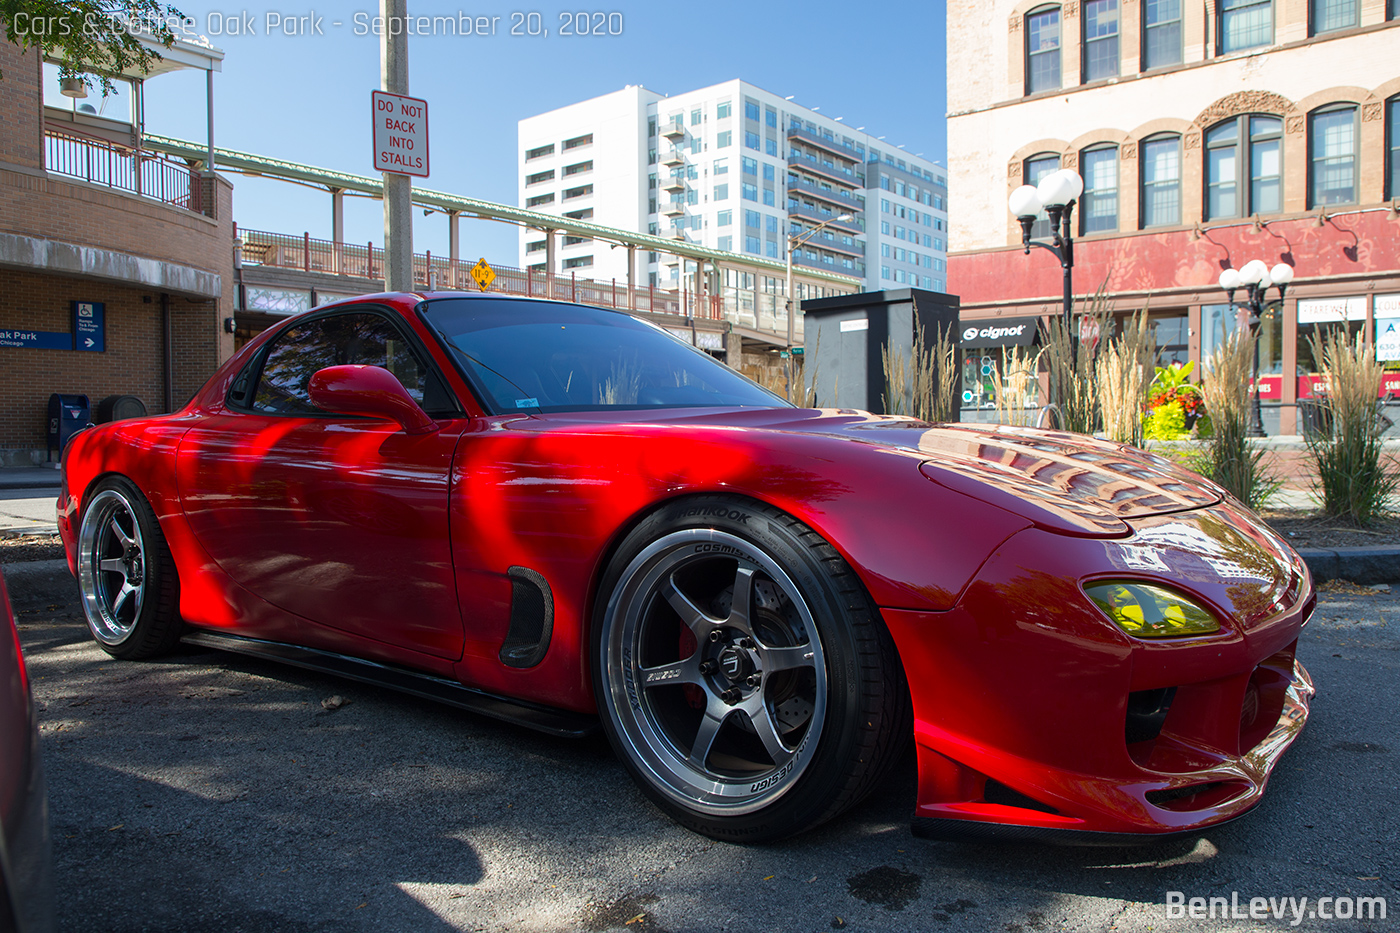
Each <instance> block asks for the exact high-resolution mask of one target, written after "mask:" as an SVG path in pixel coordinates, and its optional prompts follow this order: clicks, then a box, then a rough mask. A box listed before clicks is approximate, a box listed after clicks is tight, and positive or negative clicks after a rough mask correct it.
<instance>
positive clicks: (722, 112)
mask: <svg viewBox="0 0 1400 933" xmlns="http://www.w3.org/2000/svg"><path fill="white" fill-rule="evenodd" d="M729 107H730V104H729V101H727V100H726V101H721V102H720V103H719V104H718V105H717V106H716V107H715V119H716V120H723V119H724V118H725V117H727V116H729Z"/></svg>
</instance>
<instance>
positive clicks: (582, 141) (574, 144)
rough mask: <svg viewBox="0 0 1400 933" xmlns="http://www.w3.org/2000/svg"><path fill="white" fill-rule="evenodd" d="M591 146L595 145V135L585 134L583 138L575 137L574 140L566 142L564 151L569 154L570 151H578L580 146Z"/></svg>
mask: <svg viewBox="0 0 1400 933" xmlns="http://www.w3.org/2000/svg"><path fill="white" fill-rule="evenodd" d="M591 145H593V134H592V133H584V134H583V135H582V136H575V137H574V138H573V139H566V140H564V151H565V152H568V151H569V150H570V149H577V148H579V147H580V146H591Z"/></svg>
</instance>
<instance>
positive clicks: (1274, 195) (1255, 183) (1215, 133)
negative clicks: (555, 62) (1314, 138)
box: [1206, 113, 1283, 220]
mask: <svg viewBox="0 0 1400 933" xmlns="http://www.w3.org/2000/svg"><path fill="white" fill-rule="evenodd" d="M1282 160H1283V119H1282V118H1280V117H1273V116H1268V115H1265V114H1253V113H1251V114H1245V115H1244V116H1239V117H1233V118H1231V119H1229V120H1226V121H1225V122H1223V123H1217V124H1216V125H1215V126H1213V127H1211V128H1210V129H1208V130H1206V219H1207V220H1215V219H1216V218H1219V217H1249V216H1250V215H1252V214H1277V213H1278V212H1279V211H1282V210H1283V161H1282Z"/></svg>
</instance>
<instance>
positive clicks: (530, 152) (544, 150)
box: [525, 143, 554, 162]
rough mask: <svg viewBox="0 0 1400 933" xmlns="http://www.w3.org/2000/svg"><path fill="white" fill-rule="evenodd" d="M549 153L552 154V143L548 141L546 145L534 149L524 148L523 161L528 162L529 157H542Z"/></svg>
mask: <svg viewBox="0 0 1400 933" xmlns="http://www.w3.org/2000/svg"><path fill="white" fill-rule="evenodd" d="M551 155H554V143H550V144H549V145H548V146H540V147H538V148H536V149H527V150H525V161H526V162H529V161H530V160H531V159H542V158H544V157H545V156H551Z"/></svg>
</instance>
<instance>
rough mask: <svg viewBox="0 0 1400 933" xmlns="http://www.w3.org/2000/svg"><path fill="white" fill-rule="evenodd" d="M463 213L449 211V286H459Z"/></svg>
mask: <svg viewBox="0 0 1400 933" xmlns="http://www.w3.org/2000/svg"><path fill="white" fill-rule="evenodd" d="M461 219H462V215H461V214H460V213H459V212H457V211H448V212H447V261H448V268H449V269H451V270H452V271H451V272H450V273H449V274H448V287H450V288H457V287H458V285H457V264H458V262H460V261H461V258H462V256H461V246H462V240H461V233H462V225H461V223H460V221H461Z"/></svg>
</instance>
